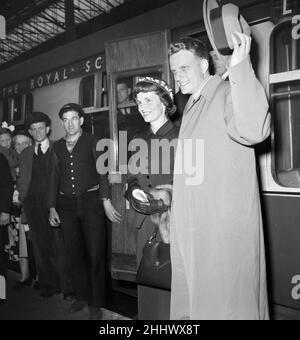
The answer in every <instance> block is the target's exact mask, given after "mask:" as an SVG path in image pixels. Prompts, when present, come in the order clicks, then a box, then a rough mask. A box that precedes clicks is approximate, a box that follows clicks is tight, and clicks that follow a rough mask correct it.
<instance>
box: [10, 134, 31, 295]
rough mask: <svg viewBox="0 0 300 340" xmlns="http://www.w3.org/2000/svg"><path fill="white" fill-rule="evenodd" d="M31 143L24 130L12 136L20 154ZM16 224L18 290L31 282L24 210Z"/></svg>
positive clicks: (15, 202)
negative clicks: (19, 275) (18, 272)
mask: <svg viewBox="0 0 300 340" xmlns="http://www.w3.org/2000/svg"><path fill="white" fill-rule="evenodd" d="M31 144H32V139H31V137H30V135H29V134H28V133H27V132H26V131H19V132H17V133H15V136H14V138H13V146H14V149H15V151H16V152H17V153H18V155H20V154H21V153H22V151H23V150H24V149H26V148H27V147H29V146H30V145H31ZM16 174H17V176H18V174H19V168H16ZM13 203H14V205H17V206H20V202H19V192H18V191H17V190H15V191H14V199H13ZM16 221H17V226H18V241H19V242H18V243H19V247H18V260H19V266H20V273H21V277H20V280H19V281H18V282H17V283H16V284H15V286H14V289H15V290H19V289H21V288H23V287H24V286H26V285H27V286H28V285H30V284H31V282H32V278H31V275H30V271H29V260H28V257H29V256H28V243H27V233H28V231H29V226H28V224H27V221H26V216H25V214H24V211H23V209H22V211H20V216H19V217H16Z"/></svg>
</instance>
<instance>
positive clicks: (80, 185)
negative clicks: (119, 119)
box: [49, 103, 121, 320]
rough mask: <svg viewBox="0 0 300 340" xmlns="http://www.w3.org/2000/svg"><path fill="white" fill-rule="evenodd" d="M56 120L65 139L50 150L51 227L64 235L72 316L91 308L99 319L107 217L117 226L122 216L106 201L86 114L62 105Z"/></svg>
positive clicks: (107, 194) (91, 313)
mask: <svg viewBox="0 0 300 340" xmlns="http://www.w3.org/2000/svg"><path fill="white" fill-rule="evenodd" d="M59 118H60V119H61V121H62V126H63V128H64V130H65V137H64V138H62V139H60V140H59V141H57V142H56V143H55V144H54V146H53V149H52V161H51V172H50V179H49V182H50V187H49V208H50V212H49V221H50V224H51V225H52V226H53V227H54V228H57V227H59V226H60V229H62V231H63V234H64V240H65V248H66V259H67V268H68V272H69V274H70V279H71V285H72V287H73V289H74V293H75V297H76V299H77V300H76V301H75V302H74V303H73V304H72V306H71V308H70V312H76V311H79V310H81V309H82V308H83V307H84V306H85V305H86V303H88V306H89V318H90V319H91V320H98V319H101V318H102V315H103V314H102V313H103V311H102V309H101V308H102V307H104V306H105V298H106V287H105V286H106V230H105V224H106V223H105V214H106V215H107V217H108V218H109V219H110V220H111V221H112V222H115V223H119V222H120V219H121V216H120V214H119V213H118V212H117V211H116V210H115V209H114V207H113V205H112V203H111V201H110V188H109V183H108V176H107V175H99V174H98V172H97V168H96V162H97V152H96V145H97V142H98V139H97V138H96V137H95V136H93V135H92V134H89V133H86V132H84V131H83V130H82V125H83V122H84V111H83V109H82V107H81V106H80V105H78V104H75V103H69V104H66V105H64V106H63V107H62V108H61V109H60V111H59Z"/></svg>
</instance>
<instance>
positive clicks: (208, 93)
mask: <svg viewBox="0 0 300 340" xmlns="http://www.w3.org/2000/svg"><path fill="white" fill-rule="evenodd" d="M221 81H222V79H221V78H220V76H218V75H215V76H213V77H212V78H211V79H209V81H208V82H207V84H206V85H205V86H204V88H203V89H202V91H201V93H200V95H199V97H198V98H197V99H196V100H194V98H192V96H190V98H189V100H188V102H187V104H186V106H185V110H184V114H186V113H187V112H188V111H189V110H190V109H191V108H192V107H193V106H194V105H195V104H196V103H197V102H198V101H199V100H200V98H201V97H203V98H204V99H205V100H206V101H208V102H210V101H211V99H212V98H213V96H214V94H215V91H216V89H217V87H218V86H219V84H220V82H221Z"/></svg>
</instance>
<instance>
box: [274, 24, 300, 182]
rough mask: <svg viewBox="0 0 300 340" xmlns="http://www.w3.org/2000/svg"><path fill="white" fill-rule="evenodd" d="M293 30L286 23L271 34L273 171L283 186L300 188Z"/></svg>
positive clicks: (299, 87) (299, 72)
mask: <svg viewBox="0 0 300 340" xmlns="http://www.w3.org/2000/svg"><path fill="white" fill-rule="evenodd" d="M291 32H292V26H291V23H290V22H284V23H282V24H280V25H278V26H277V27H276V28H275V29H274V31H273V33H272V35H271V44H270V48H271V53H270V57H271V60H270V104H271V110H272V113H273V132H272V134H273V138H272V171H273V176H274V178H275V180H276V182H277V183H279V184H280V185H282V186H286V187H300V134H299V130H300V114H299V112H300V40H299V39H298V40H295V39H293V37H292V34H291Z"/></svg>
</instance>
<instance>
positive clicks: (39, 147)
mask: <svg viewBox="0 0 300 340" xmlns="http://www.w3.org/2000/svg"><path fill="white" fill-rule="evenodd" d="M37 155H38V156H39V157H40V156H42V155H43V151H42V147H41V144H40V143H39V144H38V148H37Z"/></svg>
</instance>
